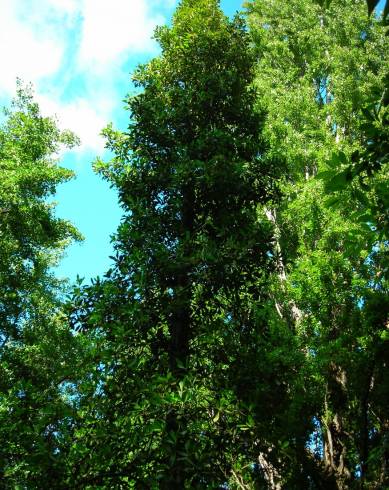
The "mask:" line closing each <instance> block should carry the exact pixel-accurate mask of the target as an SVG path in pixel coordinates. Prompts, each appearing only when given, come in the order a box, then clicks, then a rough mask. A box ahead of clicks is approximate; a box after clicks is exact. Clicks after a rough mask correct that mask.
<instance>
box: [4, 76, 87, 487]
mask: <svg viewBox="0 0 389 490" xmlns="http://www.w3.org/2000/svg"><path fill="white" fill-rule="evenodd" d="M75 143H77V139H76V138H75V137H74V135H72V134H71V133H70V132H61V131H59V130H58V128H57V126H56V124H55V121H54V120H53V119H50V118H47V117H43V116H42V115H41V114H40V111H39V107H38V105H37V104H36V103H35V102H34V100H33V98H32V95H31V91H30V90H29V89H23V87H22V86H21V84H19V85H18V91H17V97H16V99H15V100H14V102H13V104H12V106H11V108H10V109H7V110H6V111H5V118H4V122H3V123H2V126H1V127H0V487H1V488H29V489H30V488H31V489H33V488H47V487H50V488H61V487H62V486H61V483H60V481H61V476H60V475H61V474H62V473H63V460H62V456H63V452H62V450H61V446H62V443H63V437H64V435H65V433H66V432H67V429H68V428H67V425H68V416H69V409H70V405H69V403H68V402H67V401H66V399H65V398H66V397H65V394H64V391H63V390H62V389H61V382H62V381H64V380H65V379H67V376H69V373H70V370H71V367H72V365H73V363H74V362H75V354H76V353H77V351H78V350H79V348H78V347H77V345H76V342H75V340H74V338H73V336H72V335H71V333H70V330H69V328H68V327H67V321H66V317H65V315H64V313H63V311H62V312H61V307H60V302H59V292H60V291H62V286H61V285H60V283H59V281H58V280H56V279H55V278H54V276H53V273H52V272H51V267H52V266H53V265H54V264H55V262H56V261H57V259H58V257H59V255H60V254H61V253H62V251H63V250H64V247H65V245H66V244H67V243H69V242H70V241H71V240H74V239H79V238H80V235H79V234H78V232H77V231H76V229H75V228H74V227H73V226H72V225H71V224H70V223H68V222H66V221H64V220H61V219H58V218H57V217H55V214H54V207H53V204H52V203H50V202H49V201H48V198H49V197H50V196H51V195H52V194H53V193H54V192H55V188H56V186H57V185H58V184H60V183H62V182H66V181H67V180H69V179H70V178H71V177H72V172H70V171H69V170H66V169H64V168H61V167H59V166H58V165H57V164H56V162H55V160H54V159H53V154H55V152H57V151H58V149H59V147H60V146H61V145H66V146H68V147H69V146H73V145H74V144H75ZM62 388H63V387H62Z"/></svg>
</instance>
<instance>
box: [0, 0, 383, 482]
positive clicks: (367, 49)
mask: <svg viewBox="0 0 389 490" xmlns="http://www.w3.org/2000/svg"><path fill="white" fill-rule="evenodd" d="M367 4H368V9H367V8H366V2H365V0H332V1H330V2H328V1H327V2H320V1H316V0H289V1H288V2H285V1H283V0H273V1H271V2H269V1H265V0H250V1H248V2H247V3H246V4H245V10H244V12H243V15H242V16H236V17H235V18H234V19H233V20H230V19H229V18H227V17H226V16H225V15H224V14H223V13H222V11H221V10H220V7H219V3H218V1H217V0H182V1H181V3H180V4H179V6H178V7H177V10H176V12H175V14H174V17H173V19H172V24H171V26H170V27H167V26H162V27H160V28H158V29H157V30H156V32H155V38H156V40H157V41H158V43H159V45H160V48H161V53H160V54H159V55H158V56H156V57H155V58H154V59H152V60H151V61H150V62H148V63H146V64H144V65H140V66H139V67H138V68H137V70H136V71H135V72H134V74H133V82H134V84H135V87H136V88H137V90H136V95H132V96H128V97H127V99H126V109H127V111H128V127H127V129H126V130H125V131H118V130H116V129H114V128H113V126H112V125H110V126H108V127H107V128H106V129H105V130H104V136H105V138H106V144H107V148H108V149H109V150H111V152H112V155H113V157H112V159H111V160H110V161H108V162H104V161H102V160H101V159H100V158H97V159H96V161H95V163H94V168H95V171H96V172H97V173H99V174H100V175H101V176H102V178H104V179H106V180H107V181H108V182H109V183H110V184H111V185H112V186H113V187H114V188H115V189H116V190H117V193H118V196H119V200H120V204H121V207H122V210H123V217H122V220H121V223H120V226H119V228H118V230H117V233H116V234H115V236H114V238H113V240H114V242H113V243H114V247H115V257H114V263H113V266H112V268H111V269H110V270H108V271H107V272H106V274H105V275H104V277H103V278H102V279H99V278H98V279H96V280H94V281H92V282H91V284H83V282H82V281H79V282H78V283H77V284H75V285H73V286H72V287H70V286H69V285H66V284H63V283H61V282H60V281H58V280H57V279H56V278H55V276H54V275H53V273H52V266H53V264H55V263H56V262H57V261H58V260H59V258H60V256H61V254H62V253H63V250H64V248H65V247H66V246H67V244H69V243H70V242H71V241H72V240H79V239H81V235H80V234H79V232H78V231H77V230H76V229H75V228H74V227H73V226H72V225H71V224H70V223H69V222H66V221H65V220H61V219H58V218H57V217H56V215H55V212H54V207H53V205H52V204H51V203H50V202H49V200H50V196H52V195H53V194H54V193H55V189H56V186H57V185H58V184H60V183H63V182H65V181H67V180H69V179H70V178H72V177H73V175H72V173H71V172H70V171H68V170H66V169H64V168H62V167H60V166H59V164H58V162H57V161H56V159H55V158H54V155H55V154H56V153H57V152H58V149H59V148H60V146H61V145H65V146H68V147H71V146H74V145H76V144H77V142H78V140H77V137H76V136H75V135H73V134H72V133H71V132H68V131H65V132H63V131H62V132H61V131H60V130H59V129H58V128H57V125H56V122H55V121H54V120H53V119H51V118H48V117H43V116H42V115H41V113H40V110H39V107H38V105H37V104H36V103H35V102H34V100H33V97H32V95H31V91H30V90H29V89H28V88H27V89H26V88H23V87H22V85H21V84H19V85H18V91H17V96H16V98H15V101H14V103H13V105H12V106H11V107H10V108H9V109H7V110H6V112H5V119H4V122H3V123H2V126H1V127H0V441H1V444H0V488H4V489H45V488H47V489H57V488H58V489H68V488H80V489H95V488H101V489H113V488H118V489H125V488H134V489H158V488H161V489H185V488H188V489H189V488H199V489H200V488H204V489H212V488H214V489H274V490H277V489H287V490H293V489H296V490H298V489H312V490H313V489H338V490H341V489H349V488H350V489H384V488H389V417H388V400H389V377H388V359H389V348H388V345H389V297H388V279H389V277H388V265H389V259H388V257H389V255H388V252H389V251H388V211H389V188H388V176H389V166H388V154H389V137H388V136H389V134H388V132H389V129H388V128H389V109H388V103H389V92H388V89H389V49H388V48H389V42H388V41H389V37H388V35H387V32H388V31H387V26H386V21H385V16H387V14H388V12H387V10H388V8H387V6H386V7H385V11H384V15H383V18H382V17H381V18H377V17H375V16H374V15H371V12H372V11H373V9H374V7H375V6H376V4H377V2H375V1H373V2H372V1H368V2H367ZM65 293H66V294H65Z"/></svg>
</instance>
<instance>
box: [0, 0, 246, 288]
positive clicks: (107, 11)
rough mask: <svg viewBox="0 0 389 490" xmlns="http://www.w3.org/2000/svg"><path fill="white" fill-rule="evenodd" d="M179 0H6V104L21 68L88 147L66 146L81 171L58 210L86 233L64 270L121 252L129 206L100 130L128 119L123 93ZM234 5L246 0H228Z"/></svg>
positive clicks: (0, 99) (49, 109) (0, 11)
mask: <svg viewBox="0 0 389 490" xmlns="http://www.w3.org/2000/svg"><path fill="white" fill-rule="evenodd" d="M177 4H178V0H110V2H107V1H106V0H0V19H1V29H0V59H1V60H2V68H1V75H0V105H7V104H8V103H9V101H10V99H11V98H12V96H13V95H14V93H15V87H16V83H15V81H16V78H17V77H20V78H21V79H22V80H23V81H24V82H26V83H27V82H31V83H32V84H33V87H34V90H35V96H36V99H37V101H38V102H39V104H40V106H41V110H42V112H43V113H44V114H45V115H55V116H56V117H57V119H58V122H59V126H60V127H62V128H68V129H71V130H72V131H74V132H75V133H76V134H77V135H78V136H79V137H80V138H81V142H82V143H81V145H80V147H78V148H76V149H75V150H72V151H68V152H66V153H64V154H62V155H60V163H61V165H63V166H66V167H68V168H71V169H72V170H74V171H75V172H76V175H77V177H76V179H75V180H73V181H71V182H68V183H66V184H64V185H61V186H60V187H59V188H58V192H57V195H56V196H55V200H56V201H57V202H58V206H57V215H58V216H60V217H62V218H65V219H68V220H70V221H71V222H73V223H74V224H75V225H76V226H77V227H78V228H79V230H80V231H81V233H82V234H83V235H84V237H85V241H84V242H83V243H82V244H74V245H72V246H70V247H69V248H68V250H67V253H66V256H65V257H64V259H63V260H62V261H61V263H60V265H59V267H58V268H57V269H56V273H57V275H58V276H59V277H69V278H70V280H72V281H73V280H74V279H75V278H76V275H77V274H78V275H80V276H81V277H85V278H86V280H89V279H90V278H91V277H94V276H96V275H102V274H103V273H104V272H105V271H106V270H107V269H108V267H109V264H110V259H109V255H111V254H112V246H111V244H110V236H111V235H112V233H114V232H115V230H116V228H117V225H118V223H119V220H120V216H121V210H120V208H119V206H118V203H117V198H116V194H115V192H114V191H113V190H112V189H110V188H109V185H108V183H106V182H104V181H103V180H102V179H101V178H100V177H98V176H96V175H95V174H94V173H93V171H92V169H91V163H92V161H93V160H94V158H95V157H96V156H101V157H103V159H104V156H105V158H107V155H106V154H105V152H104V141H103V140H102V138H101V137H100V135H99V133H100V131H101V129H102V128H103V127H105V126H106V125H107V123H109V122H113V123H114V125H115V126H116V127H119V128H121V129H125V127H126V125H127V122H128V121H127V117H128V115H127V113H126V112H125V111H124V110H123V102H122V101H123V98H124V97H125V96H126V94H128V93H129V92H130V91H131V90H132V87H131V79H130V74H131V72H132V71H133V70H134V68H135V67H136V65H137V64H138V63H142V62H145V61H147V60H149V59H150V58H152V57H153V56H155V55H156V54H157V53H158V46H157V45H156V43H155V41H153V40H152V33H153V30H154V28H155V27H156V26H157V25H161V24H165V23H168V22H169V21H170V19H171V16H172V14H173V12H174V10H175V8H176V6H177ZM221 5H222V8H223V10H224V11H225V12H226V13H227V14H228V15H232V14H233V13H234V12H235V11H236V10H239V9H240V5H241V1H240V0H222V1H221Z"/></svg>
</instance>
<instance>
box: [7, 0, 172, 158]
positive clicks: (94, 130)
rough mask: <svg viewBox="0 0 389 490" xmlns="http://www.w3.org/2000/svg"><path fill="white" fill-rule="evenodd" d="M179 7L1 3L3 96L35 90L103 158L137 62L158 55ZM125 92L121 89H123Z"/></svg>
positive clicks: (121, 2) (30, 0)
mask: <svg viewBox="0 0 389 490" xmlns="http://www.w3.org/2000/svg"><path fill="white" fill-rule="evenodd" d="M175 3H176V0H165V1H164V0H111V1H110V2H107V1H106V0H12V1H11V0H10V1H8V0H0V59H1V63H2V68H1V75H0V91H1V93H2V96H3V98H4V97H8V98H9V97H11V96H12V95H13V93H14V91H15V80H16V78H17V77H20V78H22V79H23V80H24V81H26V82H32V83H33V85H34V87H35V89H36V93H37V98H38V100H39V102H40V104H41V107H42V110H43V111H44V112H45V113H47V114H56V115H57V118H58V119H59V122H60V125H61V126H62V127H68V128H70V129H72V130H73V131H74V132H75V133H76V134H78V136H79V137H80V138H81V141H82V146H81V147H80V148H79V150H78V151H85V150H93V151H94V152H100V151H101V150H102V147H103V142H102V140H101V138H100V137H99V132H100V131H101V129H102V128H103V127H104V126H105V125H106V124H107V122H109V121H110V120H112V119H114V113H115V110H117V108H118V107H120V101H121V99H122V98H123V96H124V93H123V92H122V87H121V86H120V83H119V84H118V80H119V81H121V82H124V80H128V76H127V74H125V72H126V71H128V69H124V66H126V64H128V61H129V59H131V57H133V58H136V57H138V56H145V55H150V54H153V53H155V52H156V49H157V47H156V44H155V42H154V41H153V40H152V39H151V36H152V33H153V30H154V28H155V26H156V25H158V24H163V23H165V22H166V21H167V19H166V18H165V17H164V12H165V9H167V8H171V7H173V6H174V5H175ZM119 87H120V88H119Z"/></svg>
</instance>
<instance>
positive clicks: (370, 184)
mask: <svg viewBox="0 0 389 490" xmlns="http://www.w3.org/2000/svg"><path fill="white" fill-rule="evenodd" d="M248 8H249V23H250V27H251V31H252V35H253V38H254V40H255V42H256V45H257V49H258V68H257V78H256V86H257V87H258V92H259V95H260V96H261V97H260V98H259V101H258V103H259V104H260V105H261V107H263V108H264V109H265V110H266V111H267V113H268V117H267V120H266V123H265V125H264V134H265V135H266V136H267V138H268V141H269V144H270V148H269V153H270V154H276V155H279V156H281V157H282V158H284V159H285V161H286V163H287V175H286V178H285V183H284V186H283V192H284V197H283V198H282V199H281V200H280V203H279V205H277V206H276V208H275V209H274V210H272V216H273V221H274V222H275V223H276V224H277V226H278V229H279V231H278V237H276V238H278V244H277V248H276V250H277V251H278V254H279V257H280V258H279V265H280V271H279V273H278V278H277V279H278V288H276V290H275V298H276V301H278V309H279V311H280V313H281V315H282V316H283V317H284V318H285V320H286V321H288V322H289V323H290V324H292V325H293V327H294V328H295V329H296V335H297V339H298V341H297V345H298V346H299V348H300V349H302V350H303V352H305V358H306V367H305V368H304V369H307V371H306V372H307V377H306V385H307V389H308V390H309V391H314V392H315V393H316V396H317V397H316V398H315V399H314V403H312V405H311V407H309V405H307V406H306V412H305V416H306V417H307V418H311V420H313V421H315V424H316V430H315V434H316V436H315V437H317V442H316V447H314V446H312V439H310V440H307V441H306V444H305V449H303V450H301V448H300V452H296V453H295V458H296V462H297V465H296V466H295V467H294V469H293V466H292V465H291V466H290V467H291V468H292V469H293V472H294V473H295V474H296V472H297V471H298V467H300V470H302V471H303V472H304V473H306V474H307V475H308V478H309V480H310V481H311V482H314V485H315V486H314V488H360V486H362V487H363V488H365V487H366V488H379V487H380V486H382V485H384V482H385V481H386V480H385V479H386V478H387V476H386V470H385V464H386V463H385V461H386V458H387V456H386V451H387V449H386V442H385V441H386V437H387V433H386V429H384V427H385V424H386V422H385V420H387V418H386V416H384V415H383V413H382V405H381V402H382V400H381V401H380V400H379V396H377V393H381V394H383V393H387V389H388V385H387V382H385V381H384V380H383V378H382V377H381V376H380V372H381V370H382V369H384V366H383V364H382V356H383V355H387V343H386V342H385V341H384V340H383V339H384V337H385V334H383V331H385V330H386V326H385V325H386V322H387V288H388V283H387V268H388V264H387V253H388V251H387V238H386V237H387V235H386V232H387V181H388V174H387V171H388V167H387V134H386V126H387V125H386V122H385V121H386V119H385V118H386V116H385V114H386V108H385V104H384V103H382V102H380V103H379V104H377V100H379V101H381V100H382V101H384V100H385V94H386V92H385V90H386V85H387V72H388V52H389V50H388V38H387V36H385V27H384V26H383V25H382V23H381V22H380V21H378V20H375V19H374V18H373V17H368V16H367V14H366V11H365V5H364V2H362V1H361V2H354V1H353V2H351V1H350V2H341V1H337V2H335V1H332V2H330V3H329V4H327V5H326V8H321V7H320V6H318V5H317V4H315V2H312V1H298V2H297V1H296V2H294V1H290V2H287V3H286V2H281V1H279V2H272V3H271V5H270V4H269V3H268V2H262V1H260V0H256V1H253V2H251V3H250V4H249V6H248ZM382 94H383V95H382ZM370 111H374V115H372V113H371V112H370ZM315 177H316V178H315ZM378 304H379V305H380V306H379V307H378V306H377V305H378ZM372 305H376V308H377V312H378V311H380V313H379V314H377V316H371V314H370V312H371V311H372V310H371V308H374V307H373V306H372ZM384 353H385V354H384ZM376 403H377V406H376V405H375V404H376ZM378 413H379V414H380V415H378V416H377V414H378ZM278 451H279V452H280V454H281V447H279V448H278ZM307 451H308V454H309V453H311V455H310V456H309V457H308V459H307ZM314 453H316V460H317V462H318V464H316V465H311V464H310V462H311V461H312V457H313V456H314ZM378 455H379V456H378ZM319 463H320V464H319ZM293 472H292V473H289V474H285V472H281V471H280V472H279V474H280V475H282V479H281V484H282V485H285V488H294V486H293V485H295V484H294V483H293V480H290V478H292V477H293ZM268 481H269V480H268ZM270 486H271V485H270ZM305 486H308V484H307V483H306V484H305ZM297 488H298V487H297Z"/></svg>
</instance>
